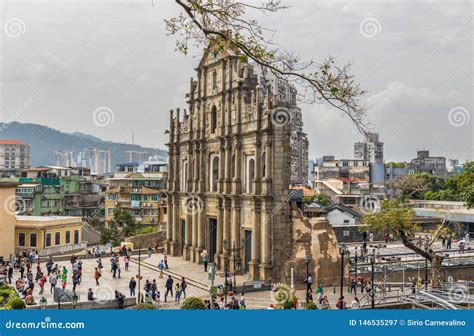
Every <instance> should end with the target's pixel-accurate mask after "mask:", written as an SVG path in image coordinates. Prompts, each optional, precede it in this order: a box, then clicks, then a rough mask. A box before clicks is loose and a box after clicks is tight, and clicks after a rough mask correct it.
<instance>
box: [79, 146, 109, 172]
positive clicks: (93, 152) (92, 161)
mask: <svg viewBox="0 0 474 336" xmlns="http://www.w3.org/2000/svg"><path fill="white" fill-rule="evenodd" d="M77 161H78V166H80V167H87V168H90V169H91V173H93V174H98V175H103V174H108V173H110V172H112V162H111V156H110V150H108V149H107V150H101V149H98V148H88V149H84V150H83V151H82V152H81V153H79V156H78V160H77Z"/></svg>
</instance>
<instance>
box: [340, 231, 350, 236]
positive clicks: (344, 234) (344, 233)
mask: <svg viewBox="0 0 474 336" xmlns="http://www.w3.org/2000/svg"><path fill="white" fill-rule="evenodd" d="M342 235H343V236H344V237H349V236H350V235H351V232H350V231H349V230H343V231H342Z"/></svg>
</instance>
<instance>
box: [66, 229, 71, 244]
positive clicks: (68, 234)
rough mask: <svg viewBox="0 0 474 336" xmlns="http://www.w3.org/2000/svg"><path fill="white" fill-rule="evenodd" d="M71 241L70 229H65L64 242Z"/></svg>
mask: <svg viewBox="0 0 474 336" xmlns="http://www.w3.org/2000/svg"><path fill="white" fill-rule="evenodd" d="M69 243H71V231H66V244H69Z"/></svg>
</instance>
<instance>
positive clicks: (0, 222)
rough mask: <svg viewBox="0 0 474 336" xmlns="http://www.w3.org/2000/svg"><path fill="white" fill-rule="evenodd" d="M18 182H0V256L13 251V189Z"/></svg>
mask: <svg viewBox="0 0 474 336" xmlns="http://www.w3.org/2000/svg"><path fill="white" fill-rule="evenodd" d="M17 185H18V183H13V182H0V206H1V208H0V258H4V259H8V258H9V256H10V254H12V253H13V252H14V251H15V210H16V197H15V191H16V187H17Z"/></svg>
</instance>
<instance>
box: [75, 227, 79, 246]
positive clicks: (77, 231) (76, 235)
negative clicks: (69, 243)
mask: <svg viewBox="0 0 474 336" xmlns="http://www.w3.org/2000/svg"><path fill="white" fill-rule="evenodd" d="M74 244H79V230H74Z"/></svg>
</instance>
